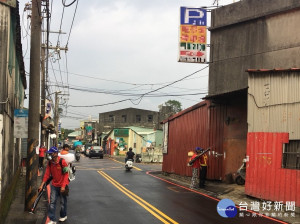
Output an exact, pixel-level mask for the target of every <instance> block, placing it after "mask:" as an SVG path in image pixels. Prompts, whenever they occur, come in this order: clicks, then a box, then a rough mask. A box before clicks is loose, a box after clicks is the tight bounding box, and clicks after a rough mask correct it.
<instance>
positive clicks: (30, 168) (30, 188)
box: [25, 0, 42, 211]
mask: <svg viewBox="0 0 300 224" xmlns="http://www.w3.org/2000/svg"><path fill="white" fill-rule="evenodd" d="M41 24H42V22H41V0H32V16H31V41H30V44H31V47H30V80H29V111H28V112H29V114H28V142H27V160H26V184H25V211H30V208H31V206H32V205H33V203H34V200H35V198H36V195H37V172H38V160H37V154H36V147H37V146H38V145H39V123H40V59H41V58H40V57H41V53H40V51H41Z"/></svg>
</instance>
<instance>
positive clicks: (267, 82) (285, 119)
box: [248, 69, 300, 140]
mask: <svg viewBox="0 0 300 224" xmlns="http://www.w3.org/2000/svg"><path fill="white" fill-rule="evenodd" d="M248 83H249V89H248V124H249V126H248V132H288V133H289V137H290V139H291V140H292V139H300V119H299V111H300V70H299V69H296V70H283V71H272V70H270V71H266V72H250V73H249V82H248Z"/></svg>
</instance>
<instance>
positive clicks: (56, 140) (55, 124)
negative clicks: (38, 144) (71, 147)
mask: <svg viewBox="0 0 300 224" xmlns="http://www.w3.org/2000/svg"><path fill="white" fill-rule="evenodd" d="M59 93H61V92H55V121H54V126H55V134H56V138H55V146H57V145H58V121H59V113H58V104H59V99H58V94H59Z"/></svg>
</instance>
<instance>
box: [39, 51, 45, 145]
mask: <svg viewBox="0 0 300 224" xmlns="http://www.w3.org/2000/svg"><path fill="white" fill-rule="evenodd" d="M45 54H46V51H45V48H42V60H41V71H42V73H41V117H42V118H43V119H44V117H45V110H46V85H45V84H46V69H45V60H46V57H45ZM40 145H45V146H46V130H44V128H43V126H42V124H41V144H40Z"/></svg>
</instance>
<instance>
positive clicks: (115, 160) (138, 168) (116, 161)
mask: <svg viewBox="0 0 300 224" xmlns="http://www.w3.org/2000/svg"><path fill="white" fill-rule="evenodd" d="M111 160H112V161H115V162H117V163H121V164H124V166H125V163H122V162H120V161H118V160H115V159H111ZM132 167H133V168H134V169H136V170H138V171H142V169H140V168H138V167H136V166H132Z"/></svg>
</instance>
